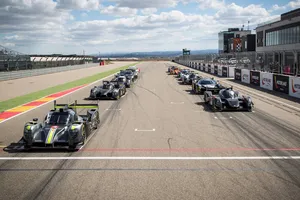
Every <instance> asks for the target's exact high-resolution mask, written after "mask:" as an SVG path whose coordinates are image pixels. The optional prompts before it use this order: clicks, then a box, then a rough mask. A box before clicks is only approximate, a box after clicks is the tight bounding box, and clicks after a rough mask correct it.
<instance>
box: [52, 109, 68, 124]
mask: <svg viewBox="0 0 300 200" xmlns="http://www.w3.org/2000/svg"><path fill="white" fill-rule="evenodd" d="M69 118H70V114H69V113H67V112H59V113H52V115H51V116H50V119H49V120H48V122H47V123H48V124H53V125H54V124H67V123H68V122H69Z"/></svg>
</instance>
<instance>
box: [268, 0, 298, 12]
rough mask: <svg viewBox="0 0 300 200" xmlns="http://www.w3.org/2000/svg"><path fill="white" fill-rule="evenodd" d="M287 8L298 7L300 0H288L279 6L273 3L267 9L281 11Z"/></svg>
mask: <svg viewBox="0 0 300 200" xmlns="http://www.w3.org/2000/svg"><path fill="white" fill-rule="evenodd" d="M288 8H290V9H296V8H300V0H295V1H290V2H289V3H287V4H286V5H283V6H279V5H278V4H274V5H273V6H272V8H271V9H270V10H268V11H269V12H274V11H283V10H286V9H288Z"/></svg>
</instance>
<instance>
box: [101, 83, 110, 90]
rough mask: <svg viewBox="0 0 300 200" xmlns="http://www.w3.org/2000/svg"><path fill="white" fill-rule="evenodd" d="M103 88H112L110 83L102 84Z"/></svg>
mask: <svg viewBox="0 0 300 200" xmlns="http://www.w3.org/2000/svg"><path fill="white" fill-rule="evenodd" d="M102 88H103V89H109V88H110V84H104V85H103V86H102Z"/></svg>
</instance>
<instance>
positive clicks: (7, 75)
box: [0, 63, 99, 81]
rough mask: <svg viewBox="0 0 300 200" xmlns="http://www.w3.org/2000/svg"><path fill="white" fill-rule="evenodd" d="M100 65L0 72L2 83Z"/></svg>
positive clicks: (90, 64)
mask: <svg viewBox="0 0 300 200" xmlns="http://www.w3.org/2000/svg"><path fill="white" fill-rule="evenodd" d="M97 65H99V64H98V63H88V64H82V65H69V66H64V67H51V68H43V69H32V70H20V71H10V72H0V81H5V80H12V79H18V78H25V77H31V76H39V75H43V74H51V73H57V72H63V71H71V70H75V69H83V68H89V67H94V66H97Z"/></svg>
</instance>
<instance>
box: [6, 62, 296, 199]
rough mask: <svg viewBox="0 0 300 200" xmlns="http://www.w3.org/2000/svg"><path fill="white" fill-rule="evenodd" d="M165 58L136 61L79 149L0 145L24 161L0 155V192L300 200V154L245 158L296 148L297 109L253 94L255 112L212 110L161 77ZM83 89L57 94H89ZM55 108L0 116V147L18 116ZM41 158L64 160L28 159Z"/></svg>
mask: <svg viewBox="0 0 300 200" xmlns="http://www.w3.org/2000/svg"><path fill="white" fill-rule="evenodd" d="M169 65H171V63H168V62H144V63H141V64H139V65H138V66H139V67H140V68H141V74H140V78H139V80H138V81H137V83H136V84H135V85H134V87H133V88H131V89H128V90H127V91H128V93H127V95H126V96H124V97H123V98H121V99H120V100H119V101H100V102H99V106H100V112H101V127H100V128H99V129H98V130H97V132H95V134H93V135H92V137H91V138H90V140H89V142H88V143H87V144H86V145H85V146H84V147H83V148H82V149H81V150H79V151H78V152H68V151H58V150H52V151H51V150H43V151H42V150H40V151H29V152H23V151H18V152H6V151H2V152H1V153H0V156H1V157H7V158H17V159H20V158H27V159H29V160H8V159H3V160H1V159H0V180H1V182H0V194H1V197H0V198H1V199H230V200H231V199H272V200H274V199H280V200H282V199H299V197H300V168H299V164H300V160H299V159H292V158H288V159H279V160H274V159H260V158H258V159H249V158H253V157H263V158H270V156H286V157H287V156H300V133H299V130H300V117H299V116H298V115H296V114H294V113H291V112H289V111H287V110H284V109H282V108H281V107H276V106H273V105H272V104H269V103H267V102H266V101H261V100H259V99H260V98H256V97H255V96H253V98H254V103H255V108H254V112H251V113H248V112H222V113H212V112H211V111H210V109H209V108H207V107H206V106H205V105H204V103H203V100H202V97H201V96H199V95H192V94H190V88H191V87H190V86H187V85H181V84H180V83H179V82H178V81H177V80H176V79H175V77H173V76H170V75H167V73H166V70H167V66H169ZM241 87H243V89H244V90H247V87H244V86H241ZM89 90H90V88H86V89H83V90H80V91H77V92H75V93H73V94H71V95H69V96H68V97H63V98H61V99H60V100H59V101H58V102H63V101H67V100H75V99H77V100H79V101H80V102H85V101H84V100H83V99H84V97H86V96H87V95H88V94H89ZM266 96H268V94H266ZM51 108H52V105H51V104H47V105H45V106H42V107H40V108H38V109H35V110H33V111H31V112H28V113H26V114H23V115H20V116H18V117H16V118H13V119H11V120H9V121H7V122H5V123H2V124H0V129H1V141H2V144H1V145H8V144H7V143H5V142H7V140H6V139H5V138H6V137H9V138H13V140H14V141H18V140H19V139H20V138H21V136H22V128H23V125H24V123H23V122H25V121H28V120H30V119H31V118H33V117H36V116H38V117H39V118H40V119H42V118H43V117H44V115H45V114H46V113H47V111H48V110H49V109H51ZM45 157H68V158H69V159H68V158H67V159H62V160H61V159H56V158H54V159H52V160H50V159H49V160H34V159H33V158H36V159H38V158H45ZM89 157H98V158H95V159H87V158H89ZM99 157H100V158H99ZM104 157H110V158H111V159H105V158H104ZM122 157H123V159H122ZM124 157H130V158H124ZM150 157H151V158H152V159H151V160H150V159H149V158H150ZM153 157H164V158H160V159H157V160H153ZM174 157H178V159H177V160H170V158H174ZM192 157H198V158H210V160H207V159H205V160H195V159H191V160H187V159H189V158H192ZM229 157H234V158H239V159H232V158H229ZM72 158H80V159H81V160H74V159H72ZM120 158H121V159H120ZM138 158H139V159H138ZM247 158H248V159H247Z"/></svg>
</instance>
